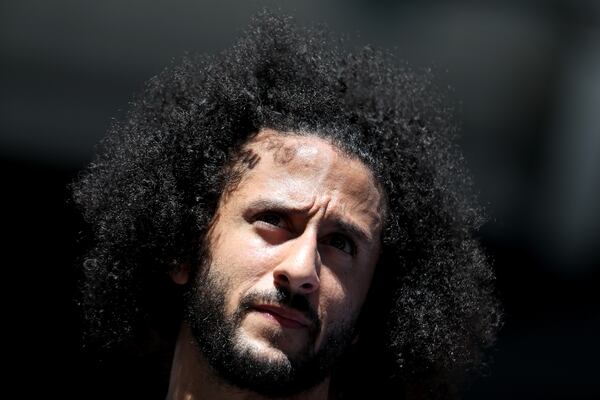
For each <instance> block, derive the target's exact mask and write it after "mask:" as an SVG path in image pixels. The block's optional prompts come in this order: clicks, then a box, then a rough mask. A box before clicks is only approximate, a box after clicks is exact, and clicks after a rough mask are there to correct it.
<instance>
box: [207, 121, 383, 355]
mask: <svg viewBox="0 0 600 400" xmlns="http://www.w3.org/2000/svg"><path fill="white" fill-rule="evenodd" d="M245 150H247V151H246V153H245V154H247V156H245V161H246V164H247V165H248V166H249V167H248V169H247V171H245V172H244V174H243V178H242V180H241V181H240V182H239V184H238V185H237V186H236V187H235V188H234V189H233V190H232V191H231V193H229V194H228V195H226V196H224V198H223V201H222V202H221V204H220V206H219V209H218V212H217V215H216V216H215V220H214V223H213V226H212V229H211V231H210V234H209V240H208V243H209V247H210V255H211V262H210V265H209V266H208V271H206V274H207V275H205V276H204V278H203V279H207V280H208V281H210V282H213V283H212V285H213V286H215V287H218V290H217V289H214V288H213V289H210V290H209V291H212V293H213V294H215V293H219V294H215V296H221V295H222V297H223V298H222V304H221V305H220V307H222V308H223V314H224V320H223V321H234V322H232V323H231V324H229V325H230V329H231V330H232V332H231V336H232V338H231V340H232V341H233V342H234V346H235V349H236V351H237V352H240V353H244V354H247V355H250V356H251V357H252V358H253V359H255V360H258V361H260V362H263V363H266V364H265V365H267V364H268V363H273V364H274V365H286V363H287V362H288V361H290V362H291V363H292V364H293V363H294V362H296V361H298V360H302V361H303V362H304V361H306V360H308V359H310V358H311V357H315V355H317V354H319V353H320V352H323V351H325V350H324V349H325V348H327V347H329V348H331V347H332V345H333V344H334V343H341V342H346V343H347V342H348V340H347V338H346V339H344V340H342V339H341V337H342V336H348V335H347V333H349V332H351V331H352V329H353V328H354V325H355V322H356V319H357V318H358V315H359V312H360V309H361V307H362V305H363V303H364V301H365V297H366V295H367V292H368V290H369V286H370V284H371V279H372V276H373V273H374V269H375V265H376V263H377V258H378V253H379V249H380V247H379V246H380V230H381V215H380V211H379V210H380V205H381V197H380V193H379V190H378V189H377V186H376V184H375V181H374V179H373V177H372V174H371V172H370V171H369V169H367V167H365V165H364V164H363V163H362V162H360V161H358V160H357V159H355V158H351V157H349V156H347V155H345V154H343V153H342V152H341V151H340V150H338V149H336V148H335V147H333V146H332V145H331V144H329V142H327V141H325V140H323V139H320V138H317V137H315V136H295V135H286V136H284V135H281V134H278V133H277V132H275V131H272V130H263V131H261V132H260V133H259V134H258V135H257V136H256V137H255V138H254V139H252V141H251V142H250V143H249V144H247V146H246V148H245ZM207 277H208V278H207ZM198 290H200V289H198ZM200 296H205V295H204V294H203V295H200ZM198 310H200V308H198ZM223 324H224V325H227V323H226V322H225V323H223ZM201 329H202V328H201V327H200V328H198V329H197V330H198V331H200V330H201ZM223 329H225V328H224V327H223ZM199 334H201V333H199Z"/></svg>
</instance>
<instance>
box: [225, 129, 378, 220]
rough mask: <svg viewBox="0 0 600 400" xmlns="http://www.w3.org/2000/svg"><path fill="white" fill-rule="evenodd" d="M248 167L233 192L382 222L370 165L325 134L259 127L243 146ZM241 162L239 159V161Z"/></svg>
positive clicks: (243, 195)
mask: <svg viewBox="0 0 600 400" xmlns="http://www.w3.org/2000/svg"><path fill="white" fill-rule="evenodd" d="M244 154H245V156H244V157H243V159H245V160H251V161H250V162H249V163H247V168H248V171H247V172H246V173H245V174H244V178H243V179H242V181H241V182H240V185H239V186H238V188H237V190H236V194H235V195H233V196H232V197H234V198H236V197H237V198H238V200H239V201H243V200H251V199H253V198H257V197H262V198H265V199H266V200H277V201H283V202H285V203H286V204H288V205H289V206H290V207H292V208H295V209H305V208H306V209H307V210H309V209H311V208H315V207H317V208H318V207H319V206H326V207H327V208H328V210H329V211H328V212H329V213H330V214H346V216H348V215H350V216H353V217H357V218H360V219H361V220H362V222H363V223H364V224H366V225H368V226H369V227H372V228H376V227H378V226H379V225H380V224H381V213H380V208H381V201H382V199H381V196H380V191H379V189H378V188H377V185H376V183H375V179H374V178H373V174H372V173H371V171H370V169H369V168H367V167H366V166H365V165H364V164H363V163H362V162H361V161H359V160H358V159H356V158H354V157H351V156H349V155H347V154H345V153H344V152H342V151H341V150H339V149H338V148H337V147H335V146H333V145H332V144H331V143H330V142H328V141H327V140H325V139H322V138H319V137H316V136H311V135H295V134H281V133H279V132H277V131H274V130H267V129H265V130H262V131H260V132H259V133H258V134H257V135H256V136H255V137H254V138H253V139H252V140H251V141H250V142H249V143H248V144H247V145H246V146H245V149H244ZM242 161H243V160H242Z"/></svg>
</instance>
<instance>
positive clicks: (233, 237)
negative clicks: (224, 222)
mask: <svg viewBox="0 0 600 400" xmlns="http://www.w3.org/2000/svg"><path fill="white" fill-rule="evenodd" d="M250 233H251V232H247V231H246V232H244V230H240V229H238V230H236V231H234V233H232V234H230V235H229V236H228V237H225V236H224V235H220V236H219V239H218V241H216V243H214V244H213V250H212V256H213V265H214V267H215V268H216V269H218V270H217V271H213V273H214V274H216V275H218V276H221V277H223V278H225V279H227V281H228V283H229V288H230V293H229V296H228V297H229V299H228V308H229V310H230V311H232V310H235V309H236V308H237V305H238V304H239V299H240V298H241V297H242V296H243V295H244V294H245V293H247V292H248V291H249V290H252V289H253V288H254V287H255V286H256V285H257V283H258V282H259V281H261V280H264V279H267V278H268V277H266V275H269V274H270V272H271V271H272V269H273V265H274V264H275V263H276V254H277V252H276V248H274V247H273V246H268V245H266V243H265V242H264V241H263V240H262V239H260V237H257V236H256V235H251V234H250Z"/></svg>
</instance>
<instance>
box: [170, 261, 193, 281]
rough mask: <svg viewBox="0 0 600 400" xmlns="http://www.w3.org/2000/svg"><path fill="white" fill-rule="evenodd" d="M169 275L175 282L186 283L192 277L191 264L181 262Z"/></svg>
mask: <svg viewBox="0 0 600 400" xmlns="http://www.w3.org/2000/svg"><path fill="white" fill-rule="evenodd" d="M169 275H170V276H171V279H172V280H173V282H175V283H176V284H178V285H185V284H186V283H187V282H188V279H189V277H190V265H189V264H180V265H177V266H175V267H174V268H173V269H172V270H170V271H169Z"/></svg>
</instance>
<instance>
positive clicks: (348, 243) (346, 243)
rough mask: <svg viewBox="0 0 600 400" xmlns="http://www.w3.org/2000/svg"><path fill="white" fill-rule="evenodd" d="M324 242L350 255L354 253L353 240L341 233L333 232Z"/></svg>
mask: <svg viewBox="0 0 600 400" xmlns="http://www.w3.org/2000/svg"><path fill="white" fill-rule="evenodd" d="M325 243H326V244H328V245H329V246H331V247H335V248H336V249H338V250H341V251H343V252H344V253H347V254H349V255H351V256H353V255H355V254H356V245H355V244H354V242H353V241H352V240H350V239H349V238H348V237H346V236H344V235H342V234H339V233H335V234H333V235H330V236H329V237H328V238H327V240H326V241H325Z"/></svg>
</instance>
